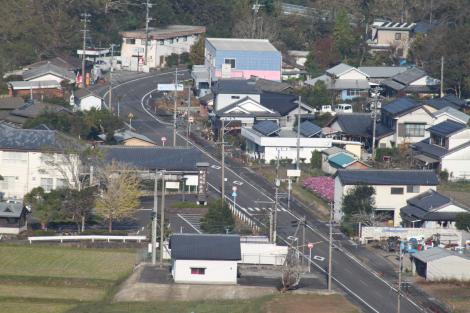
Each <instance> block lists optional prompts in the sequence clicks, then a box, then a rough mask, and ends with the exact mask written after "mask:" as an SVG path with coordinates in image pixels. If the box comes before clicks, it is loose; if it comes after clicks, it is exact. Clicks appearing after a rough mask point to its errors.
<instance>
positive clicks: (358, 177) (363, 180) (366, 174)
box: [337, 169, 439, 186]
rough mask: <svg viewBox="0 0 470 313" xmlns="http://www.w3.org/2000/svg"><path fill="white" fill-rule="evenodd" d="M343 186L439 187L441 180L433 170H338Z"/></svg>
mask: <svg viewBox="0 0 470 313" xmlns="http://www.w3.org/2000/svg"><path fill="white" fill-rule="evenodd" d="M337 176H338V177H339V179H340V181H341V182H342V184H343V185H360V184H367V185H420V186H437V185H438V184H439V179H438V178H437V175H436V173H435V172H434V171H432V170H397V169H391V170H375V169H365V170H364V169H361V170H338V172H337Z"/></svg>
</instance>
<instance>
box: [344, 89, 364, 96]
mask: <svg viewBox="0 0 470 313" xmlns="http://www.w3.org/2000/svg"><path fill="white" fill-rule="evenodd" d="M361 93H362V91H361V90H360V89H346V95H347V96H348V97H359V96H360V95H361Z"/></svg>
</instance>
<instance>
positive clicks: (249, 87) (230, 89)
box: [213, 79, 260, 95]
mask: <svg viewBox="0 0 470 313" xmlns="http://www.w3.org/2000/svg"><path fill="white" fill-rule="evenodd" d="M213 91H214V94H258V95H259V94H260V91H259V90H258V88H256V84H255V83H254V82H250V81H247V80H244V79H243V80H242V79H221V80H218V81H217V83H216V84H215V86H214V87H213Z"/></svg>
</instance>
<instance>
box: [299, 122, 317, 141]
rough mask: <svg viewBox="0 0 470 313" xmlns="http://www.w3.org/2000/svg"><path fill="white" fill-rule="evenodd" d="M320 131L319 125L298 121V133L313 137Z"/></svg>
mask: <svg viewBox="0 0 470 313" xmlns="http://www.w3.org/2000/svg"><path fill="white" fill-rule="evenodd" d="M319 133H321V127H319V126H317V125H315V124H314V123H312V122H310V121H303V122H302V123H300V134H301V135H302V136H305V137H313V136H315V135H317V134H319Z"/></svg>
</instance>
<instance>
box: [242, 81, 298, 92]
mask: <svg viewBox="0 0 470 313" xmlns="http://www.w3.org/2000/svg"><path fill="white" fill-rule="evenodd" d="M249 81H254V82H255V84H256V87H257V88H258V89H259V90H261V91H270V92H286V91H288V90H291V89H292V86H291V85H289V84H288V83H283V82H278V81H274V80H269V79H264V78H259V77H255V78H250V79H249Z"/></svg>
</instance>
